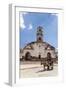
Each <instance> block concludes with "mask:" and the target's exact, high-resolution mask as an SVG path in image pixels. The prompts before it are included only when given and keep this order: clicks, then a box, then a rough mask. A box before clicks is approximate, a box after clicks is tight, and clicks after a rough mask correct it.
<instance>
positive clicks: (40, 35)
mask: <svg viewBox="0 0 66 90" xmlns="http://www.w3.org/2000/svg"><path fill="white" fill-rule="evenodd" d="M37 42H39V43H41V42H43V28H42V27H41V26H39V27H37Z"/></svg>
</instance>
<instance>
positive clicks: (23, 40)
mask: <svg viewBox="0 0 66 90" xmlns="http://www.w3.org/2000/svg"><path fill="white" fill-rule="evenodd" d="M57 25H58V17H57V14H55V13H34V12H20V48H23V47H24V46H25V45H26V44H27V43H30V42H32V41H36V31H37V27H38V26H42V27H43V35H44V36H43V39H44V41H45V42H48V43H49V44H51V45H52V46H54V47H55V48H58V45H57V44H58V41H57V40H58V36H57V34H58V26H57Z"/></svg>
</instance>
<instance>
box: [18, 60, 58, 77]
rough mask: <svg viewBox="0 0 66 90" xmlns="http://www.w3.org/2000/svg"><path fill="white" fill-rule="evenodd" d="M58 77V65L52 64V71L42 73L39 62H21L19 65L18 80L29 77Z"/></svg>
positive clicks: (41, 66)
mask: <svg viewBox="0 0 66 90" xmlns="http://www.w3.org/2000/svg"><path fill="white" fill-rule="evenodd" d="M57 75H58V65H57V64H54V69H53V70H50V71H44V70H43V65H41V64H40V62H21V63H20V78H31V77H34V78H35V77H49V76H51V77H52V76H57Z"/></svg>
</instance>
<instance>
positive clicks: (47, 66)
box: [41, 58, 53, 70]
mask: <svg viewBox="0 0 66 90" xmlns="http://www.w3.org/2000/svg"><path fill="white" fill-rule="evenodd" d="M41 65H43V68H44V70H53V60H51V61H49V60H47V58H45V59H42V60H41Z"/></svg>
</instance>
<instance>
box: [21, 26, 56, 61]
mask: <svg viewBox="0 0 66 90" xmlns="http://www.w3.org/2000/svg"><path fill="white" fill-rule="evenodd" d="M47 53H50V54H51V57H52V58H56V57H57V55H56V52H55V47H53V46H52V45H50V44H49V43H47V42H45V41H44V40H43V28H42V27H41V26H38V27H37V31H36V41H33V42H31V43H28V44H27V45H26V46H25V47H24V48H21V49H20V60H26V61H27V60H30V61H31V60H36V61H37V60H40V58H41V59H45V58H46V57H47Z"/></svg>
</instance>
